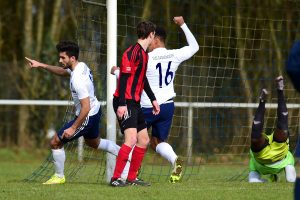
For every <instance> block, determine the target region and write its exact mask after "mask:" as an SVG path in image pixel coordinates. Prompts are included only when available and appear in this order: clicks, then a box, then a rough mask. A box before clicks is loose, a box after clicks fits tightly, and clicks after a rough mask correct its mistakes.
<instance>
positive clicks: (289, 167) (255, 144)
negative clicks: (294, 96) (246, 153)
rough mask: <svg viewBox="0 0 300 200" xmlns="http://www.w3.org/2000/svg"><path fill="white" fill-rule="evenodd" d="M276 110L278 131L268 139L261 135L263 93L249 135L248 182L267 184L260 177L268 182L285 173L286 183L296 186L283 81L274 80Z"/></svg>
mask: <svg viewBox="0 0 300 200" xmlns="http://www.w3.org/2000/svg"><path fill="white" fill-rule="evenodd" d="M276 84H277V95H278V107H277V127H276V129H275V131H274V132H273V133H272V134H270V135H267V134H265V133H263V126H264V113H265V103H266V96H267V94H268V92H267V90H266V89H262V92H261V95H260V100H259V106H258V108H257V110H256V113H255V116H254V120H253V124H252V131H251V149H250V162H249V168H250V172H249V182H250V183H258V182H266V181H267V180H266V179H263V178H262V177H261V176H262V175H270V179H269V180H271V181H277V174H278V173H280V172H281V171H283V170H284V171H285V177H286V181H287V182H295V180H296V171H295V167H294V157H293V155H292V154H291V152H290V151H289V131H288V110H287V107H286V103H285V99H284V94H283V87H284V84H283V78H282V76H279V77H277V78H276Z"/></svg>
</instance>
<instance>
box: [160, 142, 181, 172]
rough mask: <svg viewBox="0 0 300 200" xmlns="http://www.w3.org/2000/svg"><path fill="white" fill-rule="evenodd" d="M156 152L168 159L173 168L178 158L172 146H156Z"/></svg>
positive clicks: (164, 144) (161, 144)
mask: <svg viewBox="0 0 300 200" xmlns="http://www.w3.org/2000/svg"><path fill="white" fill-rule="evenodd" d="M155 150H156V152H157V153H159V154H160V155H161V156H162V157H163V158H165V159H167V160H168V161H169V162H170V163H171V164H172V165H173V166H174V165H175V161H176V158H177V155H176V153H175V152H174V150H173V148H172V147H171V145H169V144H168V143H166V142H161V143H159V144H158V145H157V146H156V149H155Z"/></svg>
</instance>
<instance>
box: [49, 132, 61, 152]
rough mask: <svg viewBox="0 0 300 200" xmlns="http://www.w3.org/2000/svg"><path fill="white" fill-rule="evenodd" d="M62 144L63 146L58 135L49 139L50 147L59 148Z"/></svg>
mask: <svg viewBox="0 0 300 200" xmlns="http://www.w3.org/2000/svg"><path fill="white" fill-rule="evenodd" d="M62 146H63V144H62V143H61V141H60V140H59V138H58V136H57V135H55V136H54V137H53V138H52V139H51V141H50V147H51V149H60V148H62Z"/></svg>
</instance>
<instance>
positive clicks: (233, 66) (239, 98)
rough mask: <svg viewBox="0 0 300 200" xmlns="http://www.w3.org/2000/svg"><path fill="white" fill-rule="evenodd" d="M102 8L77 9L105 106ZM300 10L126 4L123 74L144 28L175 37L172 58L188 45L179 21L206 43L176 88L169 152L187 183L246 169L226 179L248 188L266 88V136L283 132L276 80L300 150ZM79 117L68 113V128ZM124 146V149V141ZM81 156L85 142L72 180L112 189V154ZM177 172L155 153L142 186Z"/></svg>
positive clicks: (81, 4) (86, 57)
mask: <svg viewBox="0 0 300 200" xmlns="http://www.w3.org/2000/svg"><path fill="white" fill-rule="evenodd" d="M91 2H96V4H95V3H91ZM249 2H250V1H249ZM100 4H105V1H89V3H87V1H76V3H74V6H75V8H76V15H77V23H78V30H77V36H78V42H79V45H80V48H81V51H82V54H81V58H80V59H81V60H82V61H84V62H86V63H87V64H88V65H89V66H90V67H91V68H92V69H93V71H94V79H95V81H96V87H97V92H99V93H98V94H97V96H98V97H99V99H100V100H105V99H106V93H105V92H106V77H107V76H108V75H107V74H106V54H107V53H108V52H106V25H107V24H106V12H107V11H106V8H105V6H102V5H100ZM299 5H300V4H299V3H297V1H277V2H276V3H274V2H273V3H271V2H268V1H265V2H260V1H254V2H251V3H247V1H243V2H239V1H234V2H233V1H222V2H211V1H176V0H173V1H172V0H170V1H148V0H145V1H137V0H131V1H125V0H120V1H118V24H117V29H118V49H117V51H118V58H117V60H118V64H119V62H120V60H121V55H122V53H123V51H124V50H125V49H126V48H127V47H128V46H129V45H131V44H132V43H134V42H135V41H136V36H135V27H136V25H137V23H138V22H140V21H141V20H144V19H147V20H148V19H149V20H151V21H153V22H155V23H157V24H159V25H161V26H164V27H165V28H166V30H167V32H168V38H167V42H166V43H167V48H170V49H172V48H180V47H182V46H184V45H186V40H185V36H184V34H183V32H182V31H181V30H180V28H179V27H178V26H176V25H175V24H173V22H172V20H171V19H172V17H173V16H176V15H183V16H184V18H185V21H186V23H187V25H188V26H189V28H190V30H191V31H192V33H193V34H194V36H195V37H196V39H197V41H198V43H199V46H200V49H199V51H198V52H197V54H196V55H195V56H193V57H192V58H190V59H189V60H187V61H186V62H184V63H182V64H181V65H180V67H179V69H178V71H177V73H176V78H175V91H176V93H177V96H176V98H175V102H176V104H175V105H176V110H175V115H174V118H173V123H172V128H171V132H170V137H169V139H168V143H170V144H171V145H172V147H173V148H174V150H175V152H176V153H177V154H178V155H179V156H180V157H181V158H183V160H184V175H183V180H188V179H190V178H192V179H201V176H202V175H203V174H205V173H207V168H206V166H210V167H214V166H230V167H235V166H241V167H238V168H237V170H236V171H235V173H234V174H228V173H226V172H224V177H220V179H221V178H224V179H226V180H230V181H232V180H245V179H246V177H247V175H248V174H247V173H248V170H247V164H248V160H249V155H248V154H249V145H250V132H251V124H252V119H253V114H254V112H255V109H256V106H257V104H256V102H257V101H258V96H259V94H260V90H261V88H263V87H264V88H267V90H268V91H269V93H270V95H269V96H268V99H267V101H268V104H267V111H266V113H265V129H266V132H269V133H271V132H272V131H273V129H274V128H275V127H276V109H274V108H276V103H277V96H276V94H277V93H276V87H275V83H274V79H275V77H277V76H278V75H281V74H282V75H283V76H284V78H285V91H284V92H285V96H286V101H287V103H288V107H289V131H290V147H291V150H292V151H293V150H294V148H295V145H296V141H297V139H298V134H299V106H298V104H299V95H298V94H297V93H296V92H295V90H294V89H293V87H292V85H291V84H290V82H289V80H288V78H287V76H286V74H285V71H284V66H285V60H286V58H287V55H288V52H289V49H290V47H291V45H292V42H293V41H295V40H296V39H297V38H298V36H299V30H300V29H299V20H298V19H299V11H300V9H299ZM266 8H268V9H267V10H268V12H265V11H266ZM293 105H294V107H293ZM103 111H104V112H103V117H102V121H101V125H102V128H101V137H104V138H105V125H106V123H107V122H106V119H105V113H106V110H105V106H103ZM71 113H72V112H68V111H67V112H66V119H65V120H67V119H68V117H70V116H72V115H71ZM118 133H119V132H118ZM117 140H118V141H117V142H118V143H119V144H121V143H122V140H123V138H122V135H121V134H118V137H117ZM82 148H83V149H84V150H83V155H82V156H79V158H78V153H79V152H78V149H80V148H78V142H77V141H74V142H73V143H70V144H68V145H66V147H65V149H66V152H67V155H66V156H67V161H66V164H65V166H66V170H65V174H66V176H67V180H68V181H80V182H98V181H101V180H102V181H104V180H105V178H104V177H105V176H104V174H105V156H104V155H105V154H104V153H103V152H99V151H94V150H92V149H90V148H88V147H86V146H85V145H83V147H82ZM51 161H52V160H51V155H49V157H48V159H47V160H46V161H45V162H44V163H43V164H42V165H41V167H40V168H39V169H37V170H36V172H34V173H33V174H32V175H31V176H30V177H29V178H28V180H38V181H40V180H44V179H46V178H48V177H49V176H50V175H52V173H53V164H52V162H51ZM171 170H172V167H171V166H170V164H169V163H168V162H167V161H166V160H164V159H163V158H161V157H160V156H159V155H158V154H156V153H155V152H153V151H152V150H151V149H150V148H149V150H148V153H147V155H146V158H145V160H144V162H143V168H142V171H141V176H142V177H143V178H144V179H146V180H150V181H161V180H167V179H168V178H169V175H170V172H171ZM224 170H225V168H224Z"/></svg>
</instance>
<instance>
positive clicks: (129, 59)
mask: <svg viewBox="0 0 300 200" xmlns="http://www.w3.org/2000/svg"><path fill="white" fill-rule="evenodd" d="M133 66H134V58H133V56H132V55H131V56H130V55H129V53H128V52H127V51H126V52H125V53H124V54H123V56H122V63H121V66H120V72H121V73H126V74H131V73H132V70H133V69H132V68H133Z"/></svg>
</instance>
